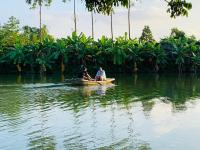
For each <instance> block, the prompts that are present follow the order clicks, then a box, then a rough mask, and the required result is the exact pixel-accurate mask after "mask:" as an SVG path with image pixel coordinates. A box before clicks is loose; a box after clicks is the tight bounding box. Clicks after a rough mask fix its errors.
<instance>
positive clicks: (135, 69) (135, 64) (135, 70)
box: [133, 62, 138, 73]
mask: <svg viewBox="0 0 200 150" xmlns="http://www.w3.org/2000/svg"><path fill="white" fill-rule="evenodd" d="M133 71H134V73H136V72H137V71H138V68H137V63H136V62H134V70H133Z"/></svg>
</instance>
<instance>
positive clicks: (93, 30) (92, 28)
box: [91, 11, 94, 39]
mask: <svg viewBox="0 0 200 150" xmlns="http://www.w3.org/2000/svg"><path fill="white" fill-rule="evenodd" d="M91 17H92V38H93V39H94V15H93V11H92V12H91Z"/></svg>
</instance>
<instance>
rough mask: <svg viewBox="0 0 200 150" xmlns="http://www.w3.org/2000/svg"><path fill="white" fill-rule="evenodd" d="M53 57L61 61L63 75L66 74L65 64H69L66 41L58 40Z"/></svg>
mask: <svg viewBox="0 0 200 150" xmlns="http://www.w3.org/2000/svg"><path fill="white" fill-rule="evenodd" d="M52 49H53V52H52V57H53V59H56V60H57V59H59V58H60V59H61V60H60V61H61V62H60V65H61V73H64V72H65V64H66V63H67V62H68V57H69V54H68V50H69V49H68V48H67V44H66V39H58V40H56V42H55V44H54V46H53V47H52Z"/></svg>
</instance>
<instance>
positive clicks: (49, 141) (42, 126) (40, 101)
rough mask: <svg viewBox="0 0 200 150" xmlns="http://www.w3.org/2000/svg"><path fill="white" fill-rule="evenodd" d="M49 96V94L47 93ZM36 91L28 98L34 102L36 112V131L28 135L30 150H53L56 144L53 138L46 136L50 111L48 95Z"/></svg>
mask: <svg viewBox="0 0 200 150" xmlns="http://www.w3.org/2000/svg"><path fill="white" fill-rule="evenodd" d="M48 94H51V93H48ZM48 94H45V93H42V92H39V91H37V94H36V93H34V94H33V95H31V96H30V97H29V98H30V99H31V100H33V101H34V103H35V106H36V108H37V112H38V116H37V117H38V121H39V124H38V130H37V131H33V132H31V133H29V134H28V137H29V144H28V147H29V148H30V149H33V150H34V149H44V150H47V149H48V150H55V149H56V142H55V139H54V136H50V135H48V134H49V133H48V132H47V129H48V128H49V127H48V126H47V125H48V117H49V115H48V110H50V106H51V103H50V102H49V99H48V97H49V95H48Z"/></svg>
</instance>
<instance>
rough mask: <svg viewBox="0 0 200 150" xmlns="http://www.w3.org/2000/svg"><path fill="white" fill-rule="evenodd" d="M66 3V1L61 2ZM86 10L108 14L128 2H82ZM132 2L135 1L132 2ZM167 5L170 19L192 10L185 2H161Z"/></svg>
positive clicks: (94, 0)
mask: <svg viewBox="0 0 200 150" xmlns="http://www.w3.org/2000/svg"><path fill="white" fill-rule="evenodd" d="M63 1H67V0H63ZM84 1H85V5H86V8H87V9H88V10H89V11H96V12H98V13H103V14H110V13H111V12H112V9H113V7H118V6H123V7H127V8H128V7H129V0H84ZM133 1H134V2H135V1H137V0H133ZM163 1H164V2H166V3H167V6H168V9H167V12H168V13H170V15H171V17H173V18H175V17H177V16H181V15H182V16H188V11H189V10H190V9H191V8H192V4H191V3H190V2H187V1H186V0H163Z"/></svg>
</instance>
